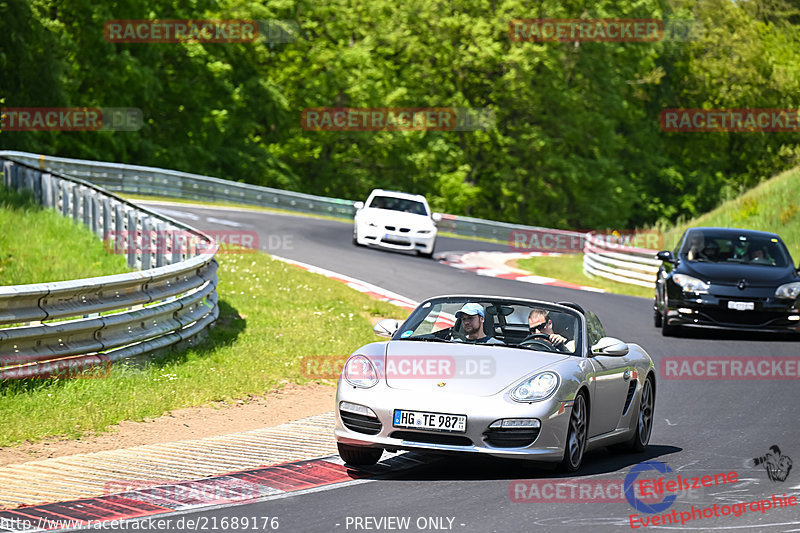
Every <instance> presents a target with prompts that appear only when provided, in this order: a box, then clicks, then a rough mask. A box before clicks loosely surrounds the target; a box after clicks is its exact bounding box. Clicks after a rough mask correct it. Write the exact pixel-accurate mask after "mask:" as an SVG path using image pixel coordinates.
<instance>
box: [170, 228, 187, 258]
mask: <svg viewBox="0 0 800 533" xmlns="http://www.w3.org/2000/svg"><path fill="white" fill-rule="evenodd" d="M184 242H185V239H184V235H183V231H181V230H180V229H178V228H174V227H173V228H172V263H173V264H174V263H180V262H181V261H183V246H184Z"/></svg>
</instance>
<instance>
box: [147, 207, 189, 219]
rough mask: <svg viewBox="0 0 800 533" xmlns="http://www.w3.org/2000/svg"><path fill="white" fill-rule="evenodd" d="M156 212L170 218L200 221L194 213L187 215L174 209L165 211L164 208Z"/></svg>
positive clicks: (157, 209) (156, 209)
mask: <svg viewBox="0 0 800 533" xmlns="http://www.w3.org/2000/svg"><path fill="white" fill-rule="evenodd" d="M155 211H158V212H159V213H164V214H165V215H167V216H168V217H177V218H188V219H189V220H200V217H199V216H197V215H195V214H194V213H187V212H186V211H175V210H174V209H164V208H163V207H156V208H155Z"/></svg>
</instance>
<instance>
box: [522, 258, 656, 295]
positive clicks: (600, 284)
mask: <svg viewBox="0 0 800 533" xmlns="http://www.w3.org/2000/svg"><path fill="white" fill-rule="evenodd" d="M516 264H517V267H518V268H521V269H523V270H527V271H528V272H530V273H531V274H535V275H537V276H546V277H548V278H556V279H560V280H562V281H568V282H570V283H577V284H579V285H588V286H589V287H596V288H598V289H603V290H605V291H606V292H610V293H612V294H627V295H629V296H639V297H641V298H652V297H653V289H648V288H645V287H639V286H638V285H628V284H627V283H618V282H616V281H611V280H609V279H604V278H595V277H590V276H587V275H586V274H584V273H583V254H565V255H561V256H542V257H529V258H525V259H519V260H517V262H516Z"/></svg>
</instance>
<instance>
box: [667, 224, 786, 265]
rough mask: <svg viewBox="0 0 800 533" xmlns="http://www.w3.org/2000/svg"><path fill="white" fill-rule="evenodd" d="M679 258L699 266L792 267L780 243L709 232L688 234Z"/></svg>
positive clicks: (752, 237)
mask: <svg viewBox="0 0 800 533" xmlns="http://www.w3.org/2000/svg"><path fill="white" fill-rule="evenodd" d="M680 255H681V257H683V258H684V259H686V260H688V261H693V262H703V263H735V264H747V265H759V266H765V267H786V266H787V265H791V264H792V259H791V257H790V256H789V252H788V251H787V250H786V247H785V246H784V244H783V242H781V241H780V240H779V239H776V238H769V237H767V238H764V237H761V236H757V235H748V234H722V233H717V232H713V231H707V232H704V231H698V230H695V231H692V232H690V233H689V234H688V235H687V237H686V240H685V241H684V243H683V247H682V248H681V251H680Z"/></svg>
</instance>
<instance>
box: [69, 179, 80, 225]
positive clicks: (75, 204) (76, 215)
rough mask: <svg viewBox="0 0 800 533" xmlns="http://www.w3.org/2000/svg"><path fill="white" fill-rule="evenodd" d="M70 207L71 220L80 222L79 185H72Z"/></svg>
mask: <svg viewBox="0 0 800 533" xmlns="http://www.w3.org/2000/svg"><path fill="white" fill-rule="evenodd" d="M70 207H71V208H72V220H73V222H80V221H81V219H80V211H81V192H80V186H79V185H74V186H73V187H72V201H71V202H70Z"/></svg>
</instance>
